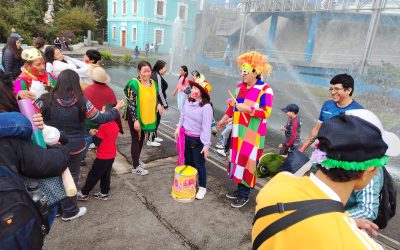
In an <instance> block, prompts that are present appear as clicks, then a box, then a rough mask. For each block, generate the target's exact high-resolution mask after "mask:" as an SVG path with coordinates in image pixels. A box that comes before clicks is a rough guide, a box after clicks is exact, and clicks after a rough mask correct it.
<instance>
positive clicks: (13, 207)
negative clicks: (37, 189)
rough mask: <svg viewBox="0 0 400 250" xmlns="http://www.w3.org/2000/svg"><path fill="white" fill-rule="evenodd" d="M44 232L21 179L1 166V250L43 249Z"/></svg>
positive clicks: (40, 220) (40, 219) (9, 169)
mask: <svg viewBox="0 0 400 250" xmlns="http://www.w3.org/2000/svg"><path fill="white" fill-rule="evenodd" d="M47 232H48V223H46V222H45V221H44V219H43V218H42V216H41V213H40V211H39V209H38V208H37V206H36V205H35V203H34V202H33V200H32V198H31V196H30V195H29V193H28V191H27V189H26V187H25V183H24V182H23V180H22V178H21V177H20V176H19V175H18V174H17V171H13V169H12V168H11V167H8V166H6V165H4V164H1V163H0V249H5V250H8V249H23V250H25V249H35V250H36V249H42V246H43V240H44V237H45V235H46V233H47Z"/></svg>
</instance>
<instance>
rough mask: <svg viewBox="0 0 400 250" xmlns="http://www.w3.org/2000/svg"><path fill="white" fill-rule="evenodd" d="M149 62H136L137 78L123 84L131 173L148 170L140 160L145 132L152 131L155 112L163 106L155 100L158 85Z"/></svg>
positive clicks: (142, 172)
mask: <svg viewBox="0 0 400 250" xmlns="http://www.w3.org/2000/svg"><path fill="white" fill-rule="evenodd" d="M151 71H152V70H151V64H150V63H149V62H147V61H142V62H140V63H139V64H138V73H139V76H138V78H133V79H131V80H130V81H129V82H128V83H127V84H126V86H125V89H124V93H125V97H126V103H127V105H126V107H125V110H124V115H123V117H124V119H125V120H127V121H128V125H129V130H130V132H131V137H132V144H131V155H132V165H133V166H132V173H134V174H138V175H147V174H149V171H148V170H147V169H144V168H143V163H141V162H140V160H139V158H140V153H141V151H142V147H143V142H144V138H145V137H146V136H145V135H146V133H154V131H155V129H156V125H157V119H156V117H157V112H158V113H159V114H160V115H162V113H163V108H162V106H161V105H160V104H159V103H158V102H157V94H158V86H157V83H156V82H154V81H153V80H152V79H151V78H150V76H151Z"/></svg>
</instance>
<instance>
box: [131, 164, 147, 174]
mask: <svg viewBox="0 0 400 250" xmlns="http://www.w3.org/2000/svg"><path fill="white" fill-rule="evenodd" d="M132 174H137V175H148V174H149V170H146V169H144V168H143V167H142V166H140V165H139V166H138V167H137V168H132Z"/></svg>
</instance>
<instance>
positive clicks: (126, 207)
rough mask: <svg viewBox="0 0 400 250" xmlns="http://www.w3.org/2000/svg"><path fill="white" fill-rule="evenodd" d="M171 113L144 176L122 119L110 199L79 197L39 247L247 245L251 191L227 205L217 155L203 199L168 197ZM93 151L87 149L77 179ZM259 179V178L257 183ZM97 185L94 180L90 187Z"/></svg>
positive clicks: (146, 153) (148, 150) (227, 186)
mask: <svg viewBox="0 0 400 250" xmlns="http://www.w3.org/2000/svg"><path fill="white" fill-rule="evenodd" d="M175 116H176V112H174V111H173V110H170V111H169V112H168V113H167V114H166V116H165V123H164V124H162V126H161V128H160V135H161V137H163V138H164V142H163V147H160V148H154V147H148V146H144V149H143V152H142V155H143V157H142V159H143V161H144V162H145V163H146V165H147V169H148V170H149V171H150V174H149V175H148V176H137V175H133V174H131V173H129V172H130V169H131V164H130V163H129V162H128V161H130V156H129V150H130V143H129V138H130V135H129V129H128V128H127V127H126V124H125V134H124V135H123V136H120V138H119V139H118V150H119V155H118V157H117V159H116V161H115V163H114V169H113V172H114V174H113V176H112V181H111V191H110V199H109V200H107V201H100V200H96V199H94V198H90V199H89V201H86V202H79V205H81V206H87V208H88V212H87V214H86V215H85V216H84V217H82V218H80V219H77V220H75V221H71V222H63V221H61V219H59V218H58V219H56V221H55V224H54V226H53V228H52V230H51V233H50V235H48V237H47V238H46V242H45V246H44V249H251V241H250V232H251V222H252V218H253V214H254V206H255V194H256V192H257V191H254V192H253V193H252V195H251V197H250V202H249V203H248V205H246V206H245V207H244V208H241V209H234V208H231V207H230V205H229V204H230V202H229V200H228V199H227V198H226V197H225V193H226V191H227V190H232V189H233V188H234V185H233V184H232V182H231V181H229V180H228V177H227V175H226V173H225V171H223V169H224V167H225V161H224V158H223V157H218V156H217V155H216V154H212V155H211V158H210V160H209V161H208V164H207V169H208V180H207V185H208V186H207V190H208V192H207V194H206V197H205V199H204V200H202V201H198V200H195V201H194V202H192V203H179V202H177V201H175V200H173V198H172V197H171V195H170V193H171V187H172V182H173V178H174V169H175V166H176V161H177V158H176V153H175V152H174V144H173V142H172V128H171V122H170V119H171V118H173V117H175ZM124 155H125V156H128V157H127V159H126V158H125V157H124ZM94 157H95V154H94V152H90V153H89V155H88V158H87V162H88V167H83V168H82V173H81V183H80V185H82V184H83V183H82V182H83V181H84V180H85V178H86V176H87V173H88V171H89V169H90V166H91V162H92V161H93V158H94ZM117 173H118V174H117ZM265 181H266V180H260V181H259V183H258V187H260V186H263V185H264V184H265ZM257 189H258V188H257ZM97 191H98V186H96V187H95V189H94V190H93V193H94V192H97ZM386 248H387V249H394V248H390V247H387V246H386Z"/></svg>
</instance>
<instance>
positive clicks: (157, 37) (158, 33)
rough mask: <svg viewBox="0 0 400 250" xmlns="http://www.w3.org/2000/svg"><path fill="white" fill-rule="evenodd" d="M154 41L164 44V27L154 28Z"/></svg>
mask: <svg viewBox="0 0 400 250" xmlns="http://www.w3.org/2000/svg"><path fill="white" fill-rule="evenodd" d="M154 42H155V43H157V45H160V44H164V30H163V29H155V30H154Z"/></svg>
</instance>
